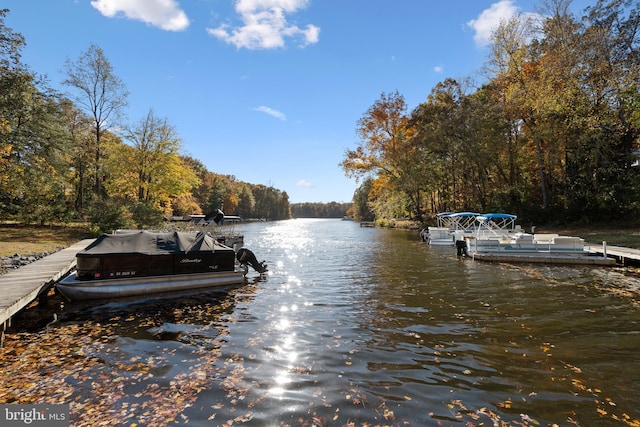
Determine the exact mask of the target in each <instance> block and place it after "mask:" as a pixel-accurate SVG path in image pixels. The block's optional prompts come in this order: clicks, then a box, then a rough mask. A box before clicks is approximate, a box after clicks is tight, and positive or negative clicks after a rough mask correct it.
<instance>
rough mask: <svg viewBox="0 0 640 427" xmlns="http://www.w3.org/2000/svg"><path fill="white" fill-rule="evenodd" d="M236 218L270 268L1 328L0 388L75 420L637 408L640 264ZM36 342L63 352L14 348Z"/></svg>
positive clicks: (330, 418) (417, 419) (586, 417)
mask: <svg viewBox="0 0 640 427" xmlns="http://www.w3.org/2000/svg"><path fill="white" fill-rule="evenodd" d="M238 228H240V229H241V230H242V232H244V234H245V244H246V246H247V247H249V248H251V249H252V251H254V252H255V253H256V255H257V256H258V257H259V258H260V259H265V260H266V261H267V264H268V265H269V268H270V272H269V274H268V275H265V276H264V277H262V278H260V279H258V278H256V279H255V281H252V282H251V283H249V284H248V285H246V286H242V287H238V288H234V289H228V290H225V291H223V292H215V293H204V294H197V295H192V296H182V297H168V298H166V299H164V300H163V299H159V300H157V301H154V302H152V303H149V301H146V302H144V303H136V302H129V303H125V302H118V303H112V304H105V305H103V306H102V307H101V308H93V307H87V308H81V307H68V308H67V313H66V317H65V318H64V319H62V321H61V322H59V323H58V324H57V325H55V327H54V328H53V329H49V330H48V331H43V332H39V333H24V335H17V336H11V337H9V340H8V345H7V348H12V347H13V350H7V348H5V349H3V350H2V352H1V353H0V354H1V356H2V360H3V365H2V368H1V370H2V372H0V373H1V374H2V376H0V378H2V379H0V390H5V391H0V399H2V400H3V401H28V400H29V399H33V401H47V402H54V401H56V399H57V401H64V402H72V403H73V405H72V413H73V414H72V416H73V422H74V424H75V425H93V424H95V423H98V422H105V420H111V421H113V423H116V424H118V423H119V424H131V423H134V422H135V423H138V424H146V425H163V424H162V423H163V422H164V424H167V423H169V424H187V423H188V424H190V425H221V426H222V425H227V426H230V425H237V424H246V425H252V426H254V425H255V426H279V425H291V426H293V425H300V426H324V425H338V426H343V425H344V426H352V425H357V426H362V425H394V426H406V425H414V426H425V425H474V426H475V425H478V426H479V425H513V426H516V425H517V426H534V425H535V426H538V425H553V424H557V425H589V426H610V425H637V420H638V419H639V418H640V415H639V409H638V408H639V407H640V400H638V399H639V398H638V396H639V395H640V388H639V386H638V384H640V361H639V360H638V358H637V354H636V353H637V349H638V348H639V347H640V332H639V331H640V327H639V326H638V325H639V322H640V314H639V310H638V305H637V302H636V301H637V296H638V289H640V288H639V287H638V283H639V282H638V280H637V279H636V278H633V277H630V276H627V275H623V274H621V273H620V272H616V271H614V270H603V269H594V268H587V267H560V266H553V267H549V266H512V265H507V264H485V263H479V262H473V261H471V260H468V259H459V258H457V257H456V256H455V251H454V250H453V249H450V248H429V247H428V246H426V245H424V244H423V243H422V242H420V241H419V239H418V237H417V236H416V235H413V234H411V233H408V232H404V231H394V230H379V229H371V228H360V227H359V226H358V224H357V223H353V222H343V221H326V220H324V221H323V220H292V221H284V222H279V223H266V224H264V223H260V224H245V225H242V226H238ZM42 349H46V350H45V353H46V354H48V355H57V356H55V357H53V356H50V357H49V359H48V360H47V361H46V363H42V364H39V365H35V366H34V365H28V364H27V365H25V366H28V368H26V367H25V368H24V369H21V370H20V369H16V368H15V367H14V366H13V364H12V363H10V362H8V361H10V360H15V355H16V354H20V355H22V356H24V357H22V359H25V360H26V358H27V357H34V356H33V355H41V354H43V350H42ZM56 359H57V360H56ZM28 384H35V385H34V386H28ZM37 389H38V390H37ZM151 408H153V410H151ZM167 420H169V421H167ZM154 423H157V424H154ZM634 423H636V424H634Z"/></svg>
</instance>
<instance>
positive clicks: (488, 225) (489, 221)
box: [475, 213, 518, 236]
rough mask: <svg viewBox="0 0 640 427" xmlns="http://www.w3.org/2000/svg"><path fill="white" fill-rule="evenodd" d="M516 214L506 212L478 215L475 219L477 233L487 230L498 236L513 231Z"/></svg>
mask: <svg viewBox="0 0 640 427" xmlns="http://www.w3.org/2000/svg"><path fill="white" fill-rule="evenodd" d="M516 219H518V217H517V216H516V215H511V214H506V213H487V214H482V215H478V216H477V217H476V218H475V220H476V221H477V222H478V228H477V230H478V233H480V232H485V233H486V232H489V233H490V234H495V235H498V236H501V235H504V234H505V233H508V232H511V231H514V230H515V229H516Z"/></svg>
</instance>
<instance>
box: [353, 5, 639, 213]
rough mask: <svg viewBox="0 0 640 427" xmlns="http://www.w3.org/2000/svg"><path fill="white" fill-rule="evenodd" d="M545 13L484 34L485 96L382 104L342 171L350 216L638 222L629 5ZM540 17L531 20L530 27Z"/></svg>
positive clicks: (360, 126) (455, 82)
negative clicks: (348, 183)
mask: <svg viewBox="0 0 640 427" xmlns="http://www.w3.org/2000/svg"><path fill="white" fill-rule="evenodd" d="M570 4H571V1H570V0H542V1H541V2H540V5H539V8H540V14H539V15H538V19H534V17H532V16H531V15H519V16H516V17H514V18H512V19H511V20H509V21H505V22H502V23H501V24H500V26H499V28H498V29H497V30H496V31H495V32H494V33H493V36H492V45H491V46H492V47H491V51H490V55H489V58H488V60H487V62H486V64H485V66H484V67H483V70H482V72H483V73H485V79H483V82H484V83H483V84H482V85H474V84H473V82H472V81H471V79H470V78H465V79H452V78H447V79H445V80H443V81H442V82H440V83H438V84H437V85H436V86H435V87H434V88H433V89H432V90H431V92H430V94H429V96H428V97H427V100H426V101H425V102H423V103H421V104H420V105H418V106H417V107H416V108H415V109H413V110H412V111H410V112H409V111H407V109H408V108H407V105H406V103H405V100H404V97H403V96H402V95H401V94H399V93H398V92H397V91H396V92H392V93H383V94H382V95H381V97H380V98H379V99H378V100H377V101H376V102H375V103H374V104H373V105H372V106H371V107H370V108H369V110H368V111H367V112H366V113H365V114H364V115H363V116H362V118H361V119H360V120H359V121H358V123H357V133H358V135H359V136H360V142H359V144H358V146H357V147H356V148H355V149H351V150H347V151H346V153H345V156H344V159H343V161H342V162H341V166H342V168H343V170H344V171H345V173H346V174H347V176H350V177H355V178H357V179H358V180H359V182H360V183H361V185H360V186H359V187H358V189H357V190H356V192H355V194H354V200H353V202H354V208H353V209H354V213H355V215H356V217H360V218H367V217H371V216H373V217H376V218H393V217H403V216H407V215H409V216H411V217H412V218H415V219H418V220H422V221H425V220H428V219H429V218H430V217H431V215H432V214H433V213H437V212H444V211H477V212H490V211H503V212H509V213H513V214H517V215H519V216H520V217H521V218H528V219H531V220H535V221H538V222H560V221H561V220H562V221H572V222H576V221H582V222H600V221H605V220H616V219H627V220H629V219H637V218H638V217H639V216H638V214H640V197H639V196H640V167H639V166H638V160H639V159H640V151H639V150H638V143H639V140H638V137H639V130H640V90H639V89H640V55H639V50H638V49H639V47H640V45H639V42H640V6H639V5H638V3H637V2H635V1H630V0H599V1H597V2H595V5H594V6H591V7H588V8H587V9H585V10H584V12H583V15H582V16H580V17H577V16H575V15H573V14H571V13H569V6H570ZM540 17H542V18H540Z"/></svg>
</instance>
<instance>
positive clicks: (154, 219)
mask: <svg viewBox="0 0 640 427" xmlns="http://www.w3.org/2000/svg"><path fill="white" fill-rule="evenodd" d="M128 210H129V212H131V219H132V220H133V222H134V223H135V225H136V227H137V228H140V229H142V228H159V227H160V226H161V225H162V222H163V221H164V215H163V214H162V211H161V210H160V209H158V208H157V207H155V206H154V205H153V204H152V203H149V202H145V201H137V202H135V203H133V205H132V206H130V207H129V208H128Z"/></svg>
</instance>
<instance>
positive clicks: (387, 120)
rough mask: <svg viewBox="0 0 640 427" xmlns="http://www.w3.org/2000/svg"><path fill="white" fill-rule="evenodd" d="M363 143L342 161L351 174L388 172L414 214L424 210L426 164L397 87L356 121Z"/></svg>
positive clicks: (364, 175)
mask: <svg viewBox="0 0 640 427" xmlns="http://www.w3.org/2000/svg"><path fill="white" fill-rule="evenodd" d="M357 133H358V135H359V136H360V144H359V145H358V147H357V148H356V149H355V150H347V151H346V153H345V159H344V160H343V161H342V163H341V164H340V165H341V167H342V168H343V170H344V171H345V174H346V175H347V176H349V177H356V178H358V179H359V178H364V177H367V176H372V175H373V176H380V175H385V176H386V182H387V183H388V185H390V186H391V189H392V190H395V191H398V192H400V193H402V194H403V195H404V196H406V202H407V205H408V209H409V211H410V212H411V214H412V216H414V217H416V218H420V217H421V216H422V214H423V198H422V196H423V186H422V180H421V177H422V176H423V175H424V172H425V171H424V168H423V167H422V166H423V164H422V163H421V162H420V160H419V159H418V158H417V157H419V153H418V152H417V150H418V147H417V146H416V145H415V141H414V139H413V129H412V128H411V127H410V126H409V117H408V116H407V105H406V103H405V100H404V97H403V96H401V95H400V94H399V93H398V92H397V91H396V92H395V93H391V94H385V93H383V94H382V95H381V96H380V99H378V100H377V101H376V102H375V103H374V104H373V105H372V106H371V107H370V108H369V110H367V112H366V113H365V114H364V115H363V116H362V118H361V119H360V120H358V123H357Z"/></svg>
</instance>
